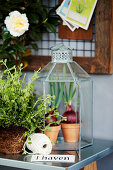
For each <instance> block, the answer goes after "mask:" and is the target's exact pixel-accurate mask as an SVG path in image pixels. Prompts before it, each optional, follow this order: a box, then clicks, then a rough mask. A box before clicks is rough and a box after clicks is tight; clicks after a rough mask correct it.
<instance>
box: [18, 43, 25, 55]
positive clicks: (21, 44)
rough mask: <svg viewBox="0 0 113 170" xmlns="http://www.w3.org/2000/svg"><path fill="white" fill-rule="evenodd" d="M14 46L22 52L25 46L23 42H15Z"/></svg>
mask: <svg viewBox="0 0 113 170" xmlns="http://www.w3.org/2000/svg"><path fill="white" fill-rule="evenodd" d="M16 48H17V49H18V50H19V51H20V52H22V53H24V52H25V46H24V43H23V42H17V43H16Z"/></svg>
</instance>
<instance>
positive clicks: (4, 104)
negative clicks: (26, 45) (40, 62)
mask: <svg viewBox="0 0 113 170" xmlns="http://www.w3.org/2000/svg"><path fill="white" fill-rule="evenodd" d="M1 64H2V65H4V66H5V67H6V69H5V70H4V72H1V74H0V126H2V127H4V128H5V127H9V126H11V125H13V126H22V127H24V128H26V132H25V134H24V135H25V136H26V135H28V134H30V133H33V132H35V130H36V129H38V130H39V131H40V132H43V131H45V129H47V128H48V127H49V125H48V127H45V126H44V125H45V124H44V122H45V114H46V113H47V112H49V111H51V108H50V107H48V106H49V104H50V102H51V101H52V97H51V96H50V95H47V97H44V96H43V97H38V98H37V100H36V96H35V95H34V93H33V92H34V83H35V80H36V79H37V78H38V71H35V72H34V74H33V75H32V77H31V78H30V79H29V81H27V82H26V81H25V76H26V74H24V75H23V73H22V64H21V65H20V66H19V67H16V66H13V67H12V68H10V69H9V68H8V67H7V61H6V60H5V61H3V60H2V61H1Z"/></svg>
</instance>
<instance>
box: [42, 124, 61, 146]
mask: <svg viewBox="0 0 113 170" xmlns="http://www.w3.org/2000/svg"><path fill="white" fill-rule="evenodd" d="M60 129H61V125H59V126H51V127H50V131H49V130H46V131H45V135H47V136H48V137H49V138H50V141H51V143H52V145H55V143H56V141H57V137H58V134H59V131H60Z"/></svg>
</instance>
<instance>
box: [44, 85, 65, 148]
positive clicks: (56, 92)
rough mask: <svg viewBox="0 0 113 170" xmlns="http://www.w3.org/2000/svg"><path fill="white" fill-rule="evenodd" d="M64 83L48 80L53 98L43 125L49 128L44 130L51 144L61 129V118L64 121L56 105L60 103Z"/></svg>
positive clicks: (54, 141)
mask: <svg viewBox="0 0 113 170" xmlns="http://www.w3.org/2000/svg"><path fill="white" fill-rule="evenodd" d="M64 86H65V84H64V83H63V82H62V83H60V82H57V83H55V82H50V94H51V96H53V98H54V100H53V101H51V106H50V109H51V110H50V111H49V112H48V113H47V114H46V115H45V117H46V122H45V125H46V127H48V125H49V129H48V130H46V131H45V134H46V135H47V136H48V137H49V138H50V140H51V142H52V145H55V143H56V142H57V137H58V134H59V131H60V129H61V125H60V123H61V120H63V121H65V119H66V118H63V117H62V116H61V115H60V114H59V112H58V107H59V105H60V102H61V99H62V95H63V91H64Z"/></svg>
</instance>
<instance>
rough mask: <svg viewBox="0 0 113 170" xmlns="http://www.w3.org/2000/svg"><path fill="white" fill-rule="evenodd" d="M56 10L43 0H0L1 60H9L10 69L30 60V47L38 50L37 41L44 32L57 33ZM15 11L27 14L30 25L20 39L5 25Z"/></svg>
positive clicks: (57, 20)
mask: <svg viewBox="0 0 113 170" xmlns="http://www.w3.org/2000/svg"><path fill="white" fill-rule="evenodd" d="M45 1H46V0H45ZM56 8H57V7H54V8H52V9H48V6H45V5H42V4H41V0H0V40H1V43H0V58H2V59H7V60H8V62H7V64H8V66H9V67H11V66H12V65H15V64H16V65H18V64H20V63H21V61H22V60H24V61H27V60H28V56H29V55H30V50H28V47H29V46H31V47H32V48H33V49H35V50H38V46H37V44H36V41H39V40H41V34H42V32H47V31H48V30H50V31H52V32H54V33H55V32H56V27H55V26H56V25H57V24H59V22H60V20H59V19H58V18H57V17H56V16H55V15H53V13H54V11H55V9H56ZM14 10H17V11H19V12H20V13H26V15H27V18H28V20H29V24H30V26H29V30H28V31H26V32H25V33H24V34H23V35H22V36H20V37H13V36H12V35H10V33H9V32H8V31H7V29H6V27H5V24H4V20H5V18H6V16H8V15H9V13H10V12H12V11H14Z"/></svg>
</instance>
